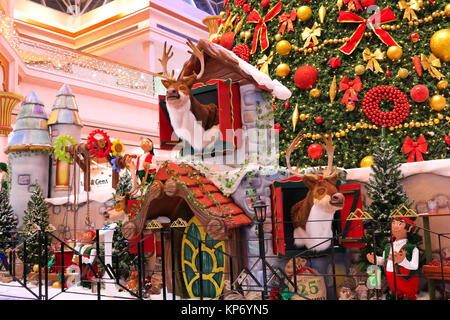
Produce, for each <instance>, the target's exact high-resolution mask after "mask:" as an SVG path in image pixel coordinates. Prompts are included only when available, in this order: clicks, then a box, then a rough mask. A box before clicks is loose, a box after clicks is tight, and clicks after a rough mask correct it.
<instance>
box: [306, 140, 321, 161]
mask: <svg viewBox="0 0 450 320" xmlns="http://www.w3.org/2000/svg"><path fill="white" fill-rule="evenodd" d="M322 154H323V149H322V146H321V145H320V144H318V143H313V144H312V145H310V146H309V147H308V155H309V157H310V158H311V159H319V158H320V157H321V156H322Z"/></svg>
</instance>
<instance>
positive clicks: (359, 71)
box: [355, 64, 366, 76]
mask: <svg viewBox="0 0 450 320" xmlns="http://www.w3.org/2000/svg"><path fill="white" fill-rule="evenodd" d="M364 72H366V67H365V66H363V65H362V64H358V65H357V66H356V67H355V74H356V75H358V76H361V75H363V74H364Z"/></svg>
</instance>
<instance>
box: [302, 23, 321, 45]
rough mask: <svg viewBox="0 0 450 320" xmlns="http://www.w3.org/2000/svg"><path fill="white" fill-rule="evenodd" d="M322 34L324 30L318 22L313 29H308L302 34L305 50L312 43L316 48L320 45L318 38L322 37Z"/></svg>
mask: <svg viewBox="0 0 450 320" xmlns="http://www.w3.org/2000/svg"><path fill="white" fill-rule="evenodd" d="M321 32H322V29H321V28H320V27H319V24H317V22H314V24H313V26H312V28H311V29H310V28H308V27H306V28H305V30H304V31H303V32H302V40H303V41H305V44H304V45H303V48H306V47H309V45H310V43H311V41H312V43H313V44H314V46H316V45H317V44H318V43H319V40H317V37H320V33H321Z"/></svg>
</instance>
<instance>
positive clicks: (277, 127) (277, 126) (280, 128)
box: [273, 123, 283, 133]
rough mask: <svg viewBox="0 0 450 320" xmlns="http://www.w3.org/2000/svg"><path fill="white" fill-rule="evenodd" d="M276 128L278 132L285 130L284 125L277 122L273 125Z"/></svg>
mask: <svg viewBox="0 0 450 320" xmlns="http://www.w3.org/2000/svg"><path fill="white" fill-rule="evenodd" d="M273 128H274V130H275V132H276V133H280V132H281V131H283V127H282V126H280V125H279V124H278V123H275V125H274V126H273Z"/></svg>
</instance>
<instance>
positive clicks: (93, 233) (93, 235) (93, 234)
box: [85, 230, 97, 240]
mask: <svg viewBox="0 0 450 320" xmlns="http://www.w3.org/2000/svg"><path fill="white" fill-rule="evenodd" d="M85 232H87V233H90V234H91V236H92V240H94V239H95V237H96V236H97V234H96V233H95V231H93V230H86V231H85Z"/></svg>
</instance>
